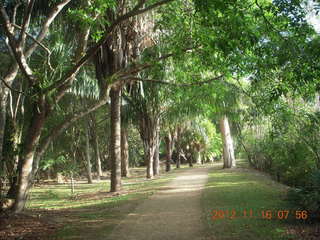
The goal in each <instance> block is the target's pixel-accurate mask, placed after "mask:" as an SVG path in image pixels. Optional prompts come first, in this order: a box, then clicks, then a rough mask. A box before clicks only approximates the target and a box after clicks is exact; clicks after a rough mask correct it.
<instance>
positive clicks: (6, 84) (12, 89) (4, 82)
mask: <svg viewBox="0 0 320 240" xmlns="http://www.w3.org/2000/svg"><path fill="white" fill-rule="evenodd" d="M0 79H1V82H3V84H4V85H5V86H6V87H7V88H9V89H10V90H11V91H13V92H16V93H20V94H23V95H27V94H26V93H25V92H21V91H19V90H17V89H14V88H12V87H11V86H9V84H8V83H6V81H5V80H4V79H3V78H0Z"/></svg>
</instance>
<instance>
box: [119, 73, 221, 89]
mask: <svg viewBox="0 0 320 240" xmlns="http://www.w3.org/2000/svg"><path fill="white" fill-rule="evenodd" d="M223 77H224V74H223V75H220V76H218V77H214V78H210V79H208V80H205V81H200V82H194V83H171V82H166V81H161V80H155V79H144V78H138V77H133V78H130V79H129V78H128V79H127V80H124V81H142V82H152V83H160V84H165V85H171V86H177V87H191V86H197V85H203V84H208V83H211V82H213V81H215V80H218V79H221V78H223Z"/></svg>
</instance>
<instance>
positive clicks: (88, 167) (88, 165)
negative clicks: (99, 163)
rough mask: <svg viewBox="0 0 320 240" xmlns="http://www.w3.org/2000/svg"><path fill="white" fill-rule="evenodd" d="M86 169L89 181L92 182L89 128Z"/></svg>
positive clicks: (87, 131) (87, 130) (87, 133)
mask: <svg viewBox="0 0 320 240" xmlns="http://www.w3.org/2000/svg"><path fill="white" fill-rule="evenodd" d="M86 162H87V164H86V169H87V178H88V183H89V184H91V183H92V171H91V154H90V141H89V129H88V128H87V129H86Z"/></svg>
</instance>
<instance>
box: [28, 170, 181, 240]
mask: <svg viewBox="0 0 320 240" xmlns="http://www.w3.org/2000/svg"><path fill="white" fill-rule="evenodd" d="M135 170H136V171H137V172H138V173H139V172H140V173H141V174H138V175H136V176H133V177H131V178H124V179H123V182H122V183H123V190H122V192H121V193H120V194H111V193H109V192H108V191H109V187H110V186H109V184H110V181H109V180H105V181H101V182H95V183H93V184H86V183H84V182H80V183H79V182H78V183H76V187H75V194H73V195H72V194H71V190H70V185H69V184H54V185H40V186H36V187H34V188H33V189H32V192H31V195H30V196H31V197H30V201H29V202H28V206H27V208H28V212H29V213H31V214H33V215H39V216H41V217H43V218H46V219H48V220H49V221H54V222H55V223H57V224H58V225H59V230H58V232H57V233H56V234H54V235H52V236H48V239H59V240H62V239H63V240H64V239H68V240H69V239H97V240H98V239H104V237H105V236H106V235H108V234H109V233H110V232H111V231H112V229H113V228H114V227H115V226H116V225H117V224H118V223H119V222H120V221H121V219H123V218H124V217H125V216H126V215H127V214H128V213H130V212H131V211H133V209H134V208H135V207H136V206H137V205H138V204H139V203H141V201H143V200H145V199H146V198H148V196H150V195H151V194H153V193H154V192H155V191H157V189H160V188H161V187H165V185H166V183H168V182H169V181H170V180H171V179H173V178H174V177H175V176H176V174H177V173H178V172H179V171H181V169H175V170H173V171H172V172H171V173H165V174H162V175H161V176H160V177H159V178H156V179H153V180H146V179H145V176H144V175H145V170H144V169H135ZM42 215H43V216H42Z"/></svg>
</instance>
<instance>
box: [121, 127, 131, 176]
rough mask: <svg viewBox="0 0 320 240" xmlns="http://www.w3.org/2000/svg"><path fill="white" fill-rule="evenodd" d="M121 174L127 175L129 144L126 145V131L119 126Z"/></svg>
mask: <svg viewBox="0 0 320 240" xmlns="http://www.w3.org/2000/svg"><path fill="white" fill-rule="evenodd" d="M121 176H122V177H129V176H130V173H129V146H128V131H127V129H125V128H123V127H122V128H121Z"/></svg>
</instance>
